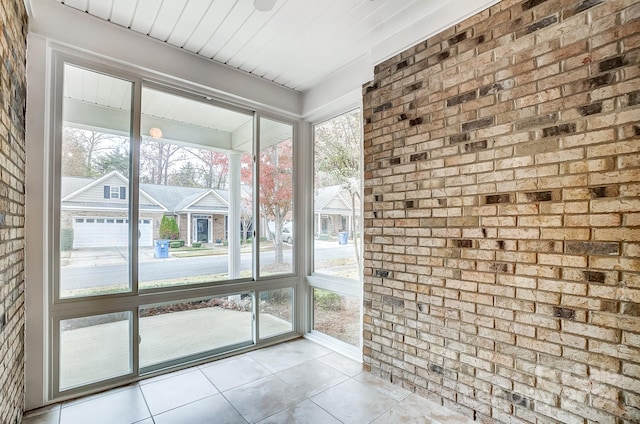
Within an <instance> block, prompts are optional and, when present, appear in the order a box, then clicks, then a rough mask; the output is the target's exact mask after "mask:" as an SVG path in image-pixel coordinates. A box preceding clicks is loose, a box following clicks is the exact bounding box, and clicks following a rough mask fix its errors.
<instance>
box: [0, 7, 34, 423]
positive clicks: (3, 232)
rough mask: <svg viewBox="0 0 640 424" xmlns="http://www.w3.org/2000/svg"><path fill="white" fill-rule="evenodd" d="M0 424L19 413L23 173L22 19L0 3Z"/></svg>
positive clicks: (23, 15)
mask: <svg viewBox="0 0 640 424" xmlns="http://www.w3.org/2000/svg"><path fill="white" fill-rule="evenodd" d="M0 29H1V30H0V145H1V148H0V423H19V422H20V421H21V419H22V410H23V408H24V181H25V179H24V172H25V139H24V135H25V123H24V122H25V121H24V120H25V100H26V70H25V57H26V40H27V14H26V12H25V10H24V3H23V2H22V1H2V2H0Z"/></svg>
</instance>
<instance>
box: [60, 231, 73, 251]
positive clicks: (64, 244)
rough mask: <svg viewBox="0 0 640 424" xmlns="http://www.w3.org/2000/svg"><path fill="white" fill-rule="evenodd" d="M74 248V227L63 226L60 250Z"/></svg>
mask: <svg viewBox="0 0 640 424" xmlns="http://www.w3.org/2000/svg"><path fill="white" fill-rule="evenodd" d="M71 249H73V228H63V229H62V230H60V250H62V251H66V250H71Z"/></svg>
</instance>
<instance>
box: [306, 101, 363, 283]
mask: <svg viewBox="0 0 640 424" xmlns="http://www.w3.org/2000/svg"><path fill="white" fill-rule="evenodd" d="M314 133H315V140H314V149H315V161H314V162H315V167H314V185H315V186H314V189H315V191H314V194H315V196H314V215H313V222H314V235H315V237H314V244H313V248H314V249H313V251H314V270H315V272H318V273H322V274H329V275H336V276H340V277H343V278H349V279H353V280H357V281H360V275H361V272H360V268H361V260H362V259H361V242H360V240H361V239H360V233H359V228H360V222H359V221H360V216H361V215H360V203H361V198H360V193H361V187H360V181H361V175H360V174H361V172H360V158H361V156H362V148H361V145H362V140H361V117H360V111H359V110H356V111H353V112H349V113H347V114H344V115H341V116H339V117H337V118H334V119H332V120H330V121H327V122H324V123H322V124H319V125H316V126H315V129H314Z"/></svg>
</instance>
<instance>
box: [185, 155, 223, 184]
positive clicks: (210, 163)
mask: <svg viewBox="0 0 640 424" xmlns="http://www.w3.org/2000/svg"><path fill="white" fill-rule="evenodd" d="M187 152H189V153H190V154H192V155H193V156H195V157H196V158H197V159H199V160H200V162H201V164H200V166H199V169H200V174H201V175H202V178H203V180H204V181H203V183H204V184H203V185H204V186H205V187H206V188H217V189H226V188H227V179H228V177H229V157H228V156H227V154H226V153H222V152H216V151H213V150H201V149H188V150H187Z"/></svg>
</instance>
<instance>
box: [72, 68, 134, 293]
mask: <svg viewBox="0 0 640 424" xmlns="http://www.w3.org/2000/svg"><path fill="white" fill-rule="evenodd" d="M131 90H132V84H131V83H130V82H128V81H123V80H120V79H117V78H114V77H111V76H107V75H103V74H99V73H97V72H93V71H88V70H86V69H81V68H77V67H75V66H71V65H65V66H64V99H63V104H62V110H63V127H62V146H61V180H60V191H61V199H62V200H61V202H60V296H61V297H80V296H92V295H99V294H108V293H116V292H123V291H129V290H130V284H129V273H128V270H129V143H130V139H129V134H130V128H131Z"/></svg>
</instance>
